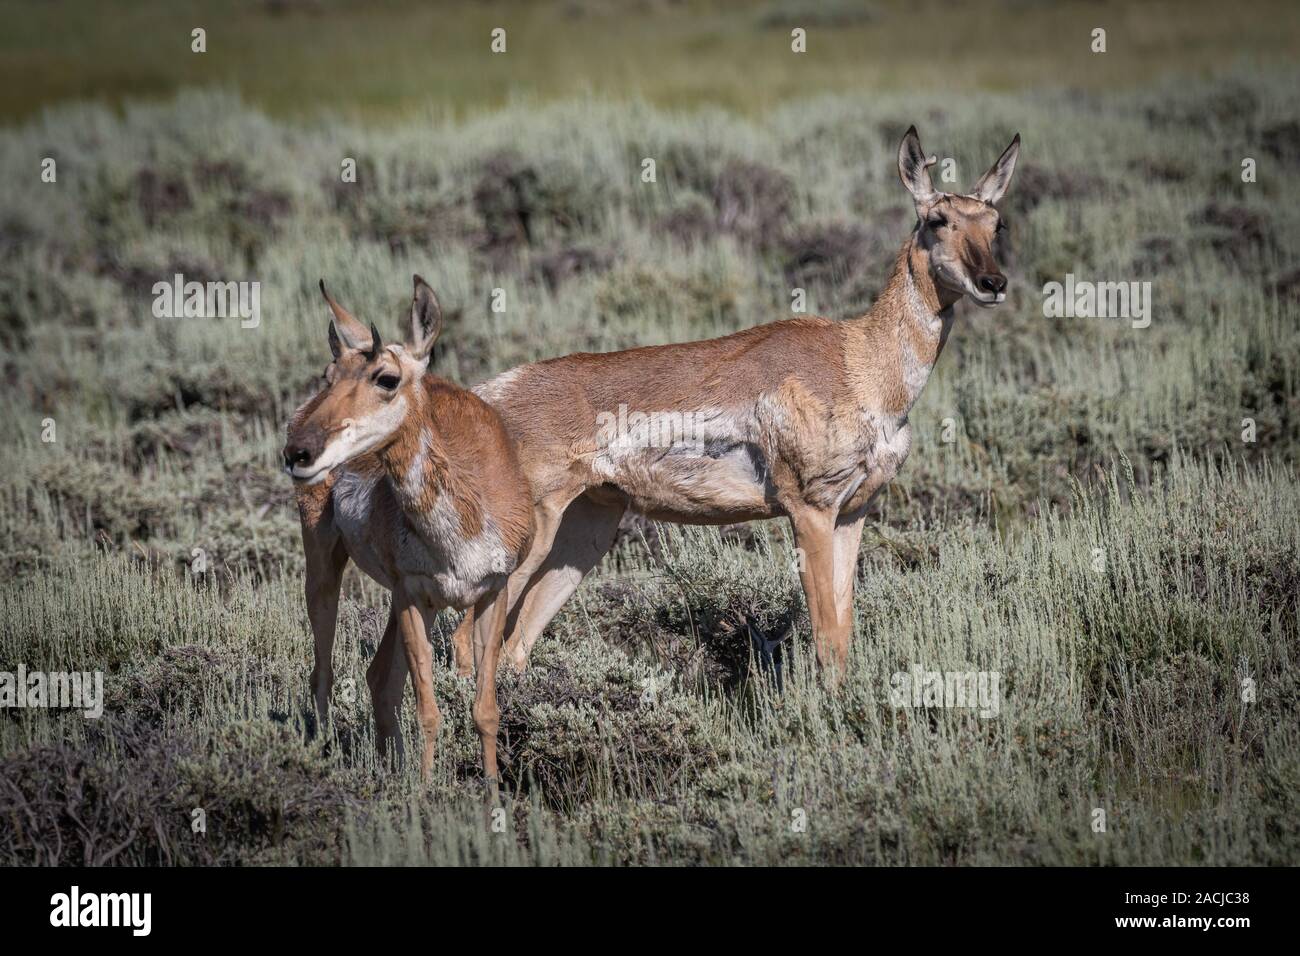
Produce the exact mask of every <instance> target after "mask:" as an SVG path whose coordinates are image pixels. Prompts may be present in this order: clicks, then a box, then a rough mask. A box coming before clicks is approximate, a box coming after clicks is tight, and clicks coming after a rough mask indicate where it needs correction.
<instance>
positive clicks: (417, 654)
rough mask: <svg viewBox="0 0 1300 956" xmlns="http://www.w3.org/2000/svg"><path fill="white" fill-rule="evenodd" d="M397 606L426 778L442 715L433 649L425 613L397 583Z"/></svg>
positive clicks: (394, 600)
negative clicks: (435, 693) (435, 696)
mask: <svg viewBox="0 0 1300 956" xmlns="http://www.w3.org/2000/svg"><path fill="white" fill-rule="evenodd" d="M393 603H394V606H395V607H396V608H397V627H398V631H399V633H400V635H401V639H402V646H403V649H404V650H405V652H406V664H407V667H408V668H409V669H410V672H411V684H412V685H413V686H414V687H415V711H416V714H417V716H418V717H419V720H420V728H421V729H422V730H423V731H424V753H423V755H422V756H421V758H420V773H421V774H422V775H423V776H424V779H425V780H428V779H429V774H430V771H432V769H433V752H434V748H435V747H436V746H437V743H438V727H439V726H440V725H441V724H442V714H441V713H439V711H438V702H437V701H436V700H434V699H433V648H432V647H430V646H429V638H428V635H427V634H426V633H425V630H424V614H423V613H422V611H421V609H420V606H419V604H417V603H416V602H414V601H412V600H411V598H410V597H408V596H407V595H406V594H405V593H404V592H403V590H402V588H401V587H400V586H399V587H398V588H397V589H396V590H395V591H394V592H393Z"/></svg>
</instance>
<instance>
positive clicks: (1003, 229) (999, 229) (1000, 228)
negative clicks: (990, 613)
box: [993, 219, 1007, 232]
mask: <svg viewBox="0 0 1300 956" xmlns="http://www.w3.org/2000/svg"><path fill="white" fill-rule="evenodd" d="M993 231H994V232H1006V231H1007V224H1006V223H1005V222H1003V221H1002V220H1001V219H999V220H998V227H997V228H996V229H995V230H993Z"/></svg>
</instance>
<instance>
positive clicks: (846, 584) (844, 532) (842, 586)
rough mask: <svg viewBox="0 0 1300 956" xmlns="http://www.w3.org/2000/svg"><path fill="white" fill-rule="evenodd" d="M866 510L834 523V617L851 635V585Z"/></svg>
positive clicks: (853, 578)
mask: <svg viewBox="0 0 1300 956" xmlns="http://www.w3.org/2000/svg"><path fill="white" fill-rule="evenodd" d="M866 521H867V509H866V508H865V507H863V508H862V509H860V510H859V511H858V512H856V513H855V514H851V515H840V517H839V518H838V519H837V520H836V522H835V616H836V618H837V619H838V620H839V621H841V622H847V623H848V629H849V635H850V636H852V634H853V584H854V580H855V578H856V576H857V569H858V548H859V546H860V545H861V544H862V526H863V525H864V524H865V523H866Z"/></svg>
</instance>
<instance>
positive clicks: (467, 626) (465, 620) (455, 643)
mask: <svg viewBox="0 0 1300 956" xmlns="http://www.w3.org/2000/svg"><path fill="white" fill-rule="evenodd" d="M473 633H474V608H470V609H469V610H467V611H466V612H465V613H464V614H463V615H462V616H461V619H460V623H459V624H457V625H456V630H454V631H453V632H452V634H451V646H452V653H453V655H454V657H455V660H456V676H457V677H469V676H471V675H472V674H473V673H474V651H473V648H472V647H471V646H470V644H471V639H472V635H473Z"/></svg>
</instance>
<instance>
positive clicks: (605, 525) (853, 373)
mask: <svg viewBox="0 0 1300 956" xmlns="http://www.w3.org/2000/svg"><path fill="white" fill-rule="evenodd" d="M1018 150H1019V137H1017V138H1016V140H1015V141H1013V143H1012V145H1011V147H1009V148H1008V150H1007V151H1006V152H1005V153H1003V155H1002V157H1001V158H1000V159H999V160H998V162H997V163H995V164H994V167H993V168H992V169H990V171H989V173H987V174H986V175H985V177H983V178H982V179H981V180H980V182H979V183H978V184H977V187H976V189H975V193H977V194H979V196H980V197H982V198H976V197H975V196H953V195H949V194H946V193H938V192H936V191H935V190H934V189H933V187H932V185H931V184H930V180H929V175H928V172H926V167H927V166H928V165H929V164H930V163H932V162H934V160H933V158H929V159H926V158H925V156H924V154H923V153H922V152H921V150H920V143H919V140H918V139H916V136H915V130H910V131H909V133H908V136H907V137H905V138H904V141H903V145H902V146H901V147H900V153H899V172H900V176H901V178H902V179H903V182H904V185H905V186H906V187H907V188H908V190H909V191H910V192H911V193H912V195H913V199H914V201H915V203H916V208H917V214H918V225H917V228H916V230H915V231H914V232H913V234H912V236H911V237H910V238H909V239H908V240H907V242H906V243H905V244H904V246H903V249H902V250H901V251H900V253H899V256H898V258H897V259H896V261H895V263H894V266H893V269H892V271H891V273H890V276H889V280H888V283H887V285H886V287H885V290H884V292H883V293H882V294H881V296H880V298H879V299H878V300H877V302H876V303H875V304H874V305H873V306H872V308H871V310H870V311H868V312H867V313H866V314H865V315H862V316H860V317H858V318H855V319H851V320H848V321H844V322H832V321H829V320H827V319H823V318H815V317H814V318H796V319H788V320H785V321H781V322H774V323H772V324H770V325H764V326H760V327H757V328H753V329H747V330H745V331H742V332H737V333H735V334H733V335H728V336H724V337H722V338H717V339H710V340H707V341H702V342H690V343H682V344H674V345H663V346H654V347H648V348H637V349H629V350H627V351H622V352H613V353H608V354H589V353H580V354H575V355H568V356H565V357H563V358H557V359H552V360H549V361H543V362H537V363H535V364H532V365H526V366H522V367H519V368H515V369H512V370H510V371H509V372H506V373H504V374H503V375H501V376H498V377H497V378H496V379H493V380H491V381H489V382H485V383H483V384H482V385H480V386H478V387H477V388H476V389H475V391H476V392H478V393H479V394H480V395H482V396H483V397H485V398H487V399H488V400H489V401H490V402H492V404H493V406H494V407H495V408H496V409H497V410H498V411H499V412H500V413H501V415H502V417H503V418H504V420H505V422H506V425H507V427H508V429H509V430H510V433H511V435H512V437H513V438H514V440H515V442H516V445H517V447H518V451H519V458H520V462H521V463H522V465H523V468H524V470H525V472H526V473H527V475H528V478H529V481H530V484H531V486H532V490H533V495H534V501H535V507H536V512H537V528H538V534H537V536H536V538H535V539H534V544H533V548H532V551H531V552H530V553H529V555H528V557H527V558H526V559H525V561H524V562H523V563H522V564H521V565H520V567H519V568H518V569H517V570H516V572H515V573H514V574H513V575H512V576H511V580H510V584H509V603H510V607H511V608H512V613H511V617H510V620H509V623H508V628H509V631H510V638H509V640H508V641H507V645H506V651H507V654H508V655H509V656H510V658H511V659H512V661H513V662H514V664H515V665H516V666H518V667H522V666H523V665H524V663H525V661H526V659H527V655H528V652H529V649H530V648H531V646H532V643H533V642H534V641H535V640H536V638H537V636H538V635H539V634H540V633H541V630H542V629H543V628H544V627H545V625H546V623H547V621H549V619H550V616H551V615H552V614H554V613H555V610H557V609H558V607H559V606H560V604H561V603H562V602H563V600H564V598H565V597H566V596H567V594H568V593H571V592H572V589H573V588H574V587H576V586H577V582H578V581H579V580H581V577H582V575H583V574H585V573H586V572H587V570H589V569H590V567H591V566H593V565H594V563H595V561H593V560H591V552H592V550H593V549H595V551H596V552H598V554H599V553H603V552H604V551H605V550H608V548H609V546H610V545H611V544H612V541H613V534H614V527H615V526H616V522H611V521H609V520H607V518H606V516H607V515H610V514H617V513H619V511H621V510H622V509H623V508H631V509H633V510H636V511H638V512H640V513H642V514H645V515H647V516H649V517H651V518H656V519H663V520H670V521H677V522H684V523H698V524H709V523H723V522H727V523H729V522H736V521H746V520H751V519H757V518H772V517H778V516H786V517H788V518H789V519H790V520H791V522H792V524H793V526H794V533H795V541H796V545H797V547H798V548H799V549H800V552H801V563H802V566H803V569H804V570H803V571H802V572H801V578H802V582H803V585H804V590H805V594H806V596H807V599H808V606H809V611H810V614H811V617H812V623H813V632H814V637H815V639H816V644H817V653H818V659H819V661H820V662H821V663H822V665H823V666H824V667H828V668H831V669H833V670H834V671H835V672H836V673H837V674H838V673H842V672H843V669H844V667H845V666H846V663H847V654H848V640H849V635H850V632H851V630H852V613H851V612H852V593H853V588H852V583H853V567H854V564H855V563H856V559H857V550H858V541H859V537H860V532H861V528H862V522H863V520H864V517H863V516H864V512H865V509H866V506H867V504H868V503H869V502H870V501H871V499H872V497H873V496H874V495H876V494H877V493H878V492H879V491H880V489H881V488H882V487H884V485H885V484H886V483H888V482H889V481H890V480H891V479H892V478H893V477H894V476H895V475H896V474H897V472H898V469H899V468H900V467H901V466H902V464H903V462H904V461H905V460H906V457H907V454H908V451H909V449H910V444H911V438H910V432H909V426H908V420H907V416H908V412H909V411H910V409H911V407H912V405H913V404H914V403H915V402H916V399H917V397H918V396H919V394H920V391H921V388H922V387H923V386H924V384H925V380H926V378H928V376H929V374H930V371H931V370H932V369H933V366H934V363H935V362H936V361H937V359H938V357H939V355H940V353H941V352H942V350H943V347H944V344H945V343H946V341H947V338H948V334H949V332H950V330H951V327H952V321H953V306H954V304H955V303H956V302H957V300H958V299H960V298H961V297H962V296H963V295H969V296H971V297H972V298H973V299H976V300H977V301H978V302H979V303H980V304H982V305H991V304H995V303H996V302H999V301H1001V299H1002V295H1003V292H1002V290H1003V289H1004V287H1005V283H1006V280H1005V277H1003V276H1002V275H1001V272H1000V271H999V270H998V269H997V265H996V262H995V260H994V258H993V254H992V243H993V239H994V234H995V231H996V230H997V228H998V223H999V217H998V214H997V212H996V210H995V209H994V207H993V206H992V205H991V203H992V202H994V201H996V199H997V198H1000V196H1001V194H1002V192H1003V191H1004V190H1005V188H1006V184H1007V182H1008V181H1009V179H1010V175H1011V171H1012V170H1013V169H1014V165H1015V160H1016V157H1017V155H1018ZM620 405H625V406H627V408H630V409H636V410H640V411H645V412H652V411H653V412H674V413H677V412H690V413H698V415H699V416H700V418H701V419H702V420H703V421H705V422H706V423H710V426H709V427H712V430H713V431H712V434H711V435H710V439H711V441H708V442H706V443H705V450H704V451H703V452H702V453H691V452H689V451H687V450H685V449H670V450H664V449H660V448H650V449H645V450H643V451H640V452H638V451H635V450H633V451H630V452H624V453H621V454H620V455H611V454H610V453H609V452H608V451H607V450H604V449H602V448H601V447H600V445H599V443H598V441H597V428H596V423H597V420H598V417H599V416H600V415H601V414H602V413H604V414H610V413H612V412H613V411H614V410H616V409H618V408H619V407H620ZM707 431H708V428H707V427H706V433H707ZM580 498H585V499H588V500H589V501H590V502H591V506H590V507H587V508H584V509H579V510H575V509H574V507H573V506H572V505H571V503H573V502H575V501H576V500H577V499H580ZM553 552H555V553H562V554H569V553H573V554H581V555H583V557H582V559H581V560H577V559H574V560H573V561H570V562H569V563H568V564H567V565H565V564H563V563H560V564H558V565H557V561H556V560H555V559H554V558H552V557H551V555H552V553H553ZM597 560H598V556H597ZM566 567H567V573H565V569H566ZM463 631H464V629H463V628H462V631H458V634H457V640H458V642H459V643H460V644H462V645H463V643H464V641H465V640H466V639H467V638H466V634H465V633H463Z"/></svg>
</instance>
